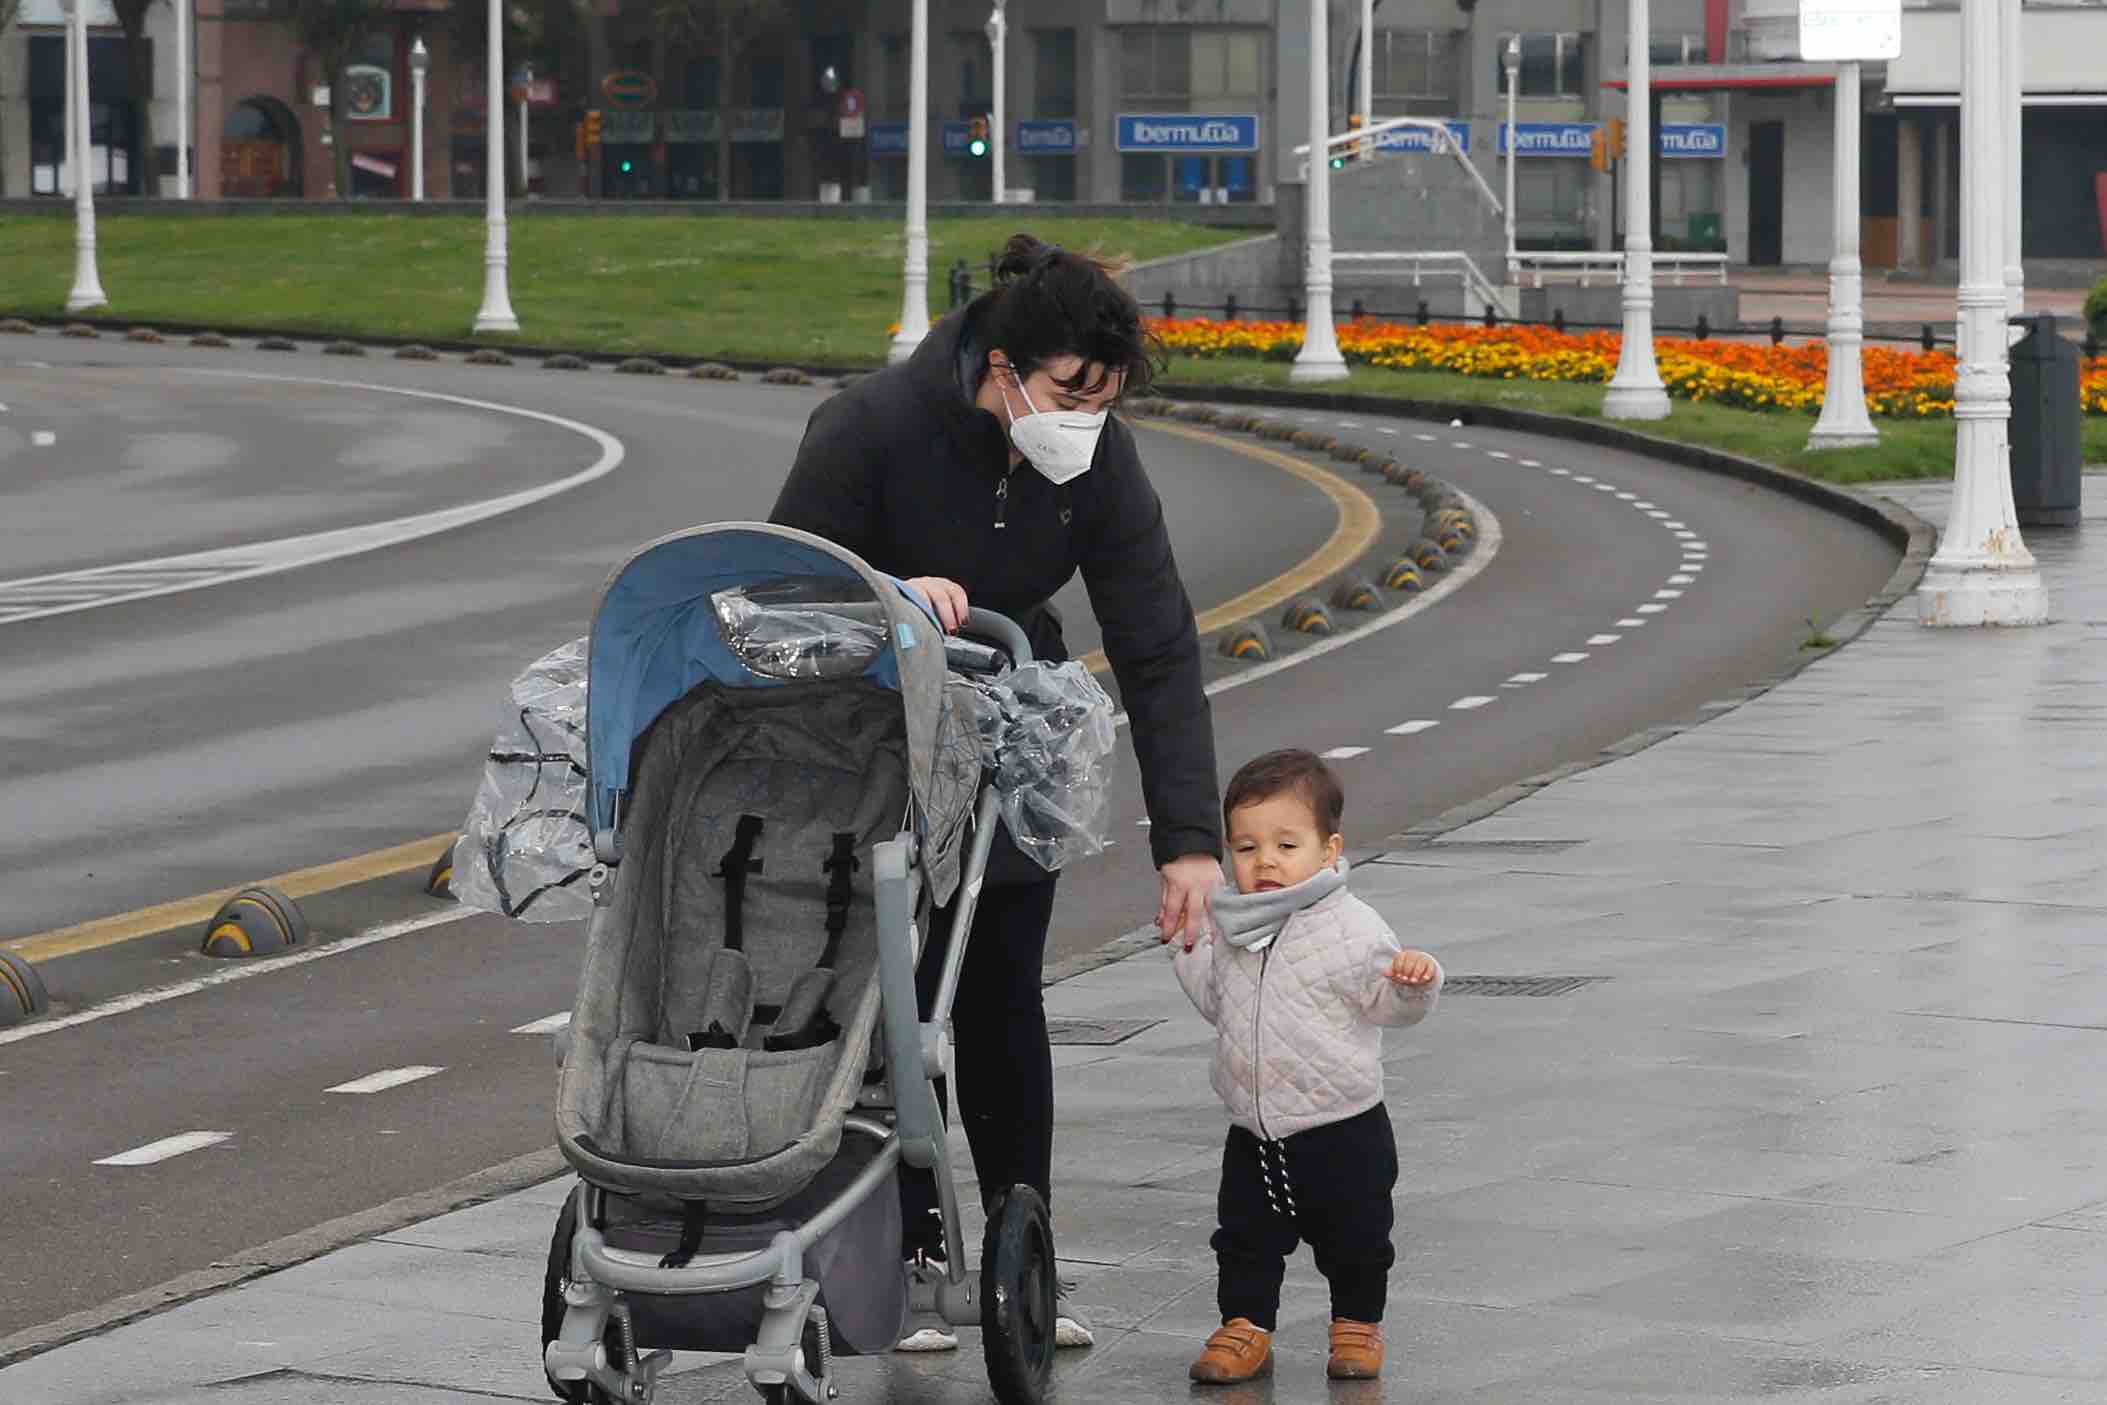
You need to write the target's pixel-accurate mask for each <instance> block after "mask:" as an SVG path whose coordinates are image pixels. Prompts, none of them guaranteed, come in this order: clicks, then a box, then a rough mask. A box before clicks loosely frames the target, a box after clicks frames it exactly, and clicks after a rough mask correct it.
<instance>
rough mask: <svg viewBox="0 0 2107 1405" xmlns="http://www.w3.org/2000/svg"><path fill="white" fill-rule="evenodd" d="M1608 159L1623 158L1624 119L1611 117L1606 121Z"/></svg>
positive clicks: (1620, 159)
mask: <svg viewBox="0 0 2107 1405" xmlns="http://www.w3.org/2000/svg"><path fill="white" fill-rule="evenodd" d="M1608 129H1609V151H1610V160H1612V161H1622V160H1623V159H1624V119H1623V118H1622V117H1612V118H1610V120H1609V123H1608Z"/></svg>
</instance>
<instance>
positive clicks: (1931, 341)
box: [1921, 322, 1939, 351]
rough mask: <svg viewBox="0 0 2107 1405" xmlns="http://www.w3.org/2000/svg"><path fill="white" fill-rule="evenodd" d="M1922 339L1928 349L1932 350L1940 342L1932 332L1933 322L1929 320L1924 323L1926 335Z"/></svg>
mask: <svg viewBox="0 0 2107 1405" xmlns="http://www.w3.org/2000/svg"><path fill="white" fill-rule="evenodd" d="M1921 341H1922V343H1923V346H1924V349H1925V350H1926V351H1930V350H1931V349H1932V348H1934V347H1936V346H1937V345H1938V344H1939V341H1938V338H1937V337H1934V336H1933V335H1932V334H1931V323H1929V322H1926V323H1925V324H1924V335H1923V337H1922V338H1921Z"/></svg>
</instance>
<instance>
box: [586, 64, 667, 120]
mask: <svg viewBox="0 0 2107 1405" xmlns="http://www.w3.org/2000/svg"><path fill="white" fill-rule="evenodd" d="M600 95H601V96H602V97H604V98H606V99H607V105H608V106H609V107H615V108H620V109H622V110H624V111H627V112H635V111H637V110H638V109H640V108H646V107H649V106H651V104H652V103H653V102H655V101H656V100H657V99H658V80H657V79H655V78H653V77H652V76H651V75H650V74H648V73H643V72H640V71H638V70H636V69H623V70H620V71H618V72H615V73H610V74H608V75H607V76H606V77H605V78H602V79H601V80H600Z"/></svg>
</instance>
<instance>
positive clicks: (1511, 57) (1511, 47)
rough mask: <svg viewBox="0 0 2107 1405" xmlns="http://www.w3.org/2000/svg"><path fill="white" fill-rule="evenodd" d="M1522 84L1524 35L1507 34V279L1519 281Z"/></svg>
mask: <svg viewBox="0 0 2107 1405" xmlns="http://www.w3.org/2000/svg"><path fill="white" fill-rule="evenodd" d="M1521 87H1522V36H1521V35H1519V34H1510V35H1508V36H1507V281H1508V282H1509V283H1520V282H1521V281H1522V279H1521V274H1520V273H1519V271H1518V270H1517V269H1516V266H1515V265H1516V261H1517V260H1516V255H1518V254H1519V253H1520V252H1521V246H1520V245H1519V244H1517V243H1516V242H1515V237H1514V163H1515V158H1516V157H1518V156H1520V155H1521V154H1522V129H1521V127H1520V125H1519V124H1518V123H1517V122H1516V121H1515V116H1516V106H1515V100H1516V97H1517V96H1518V95H1519V93H1520V91H1521Z"/></svg>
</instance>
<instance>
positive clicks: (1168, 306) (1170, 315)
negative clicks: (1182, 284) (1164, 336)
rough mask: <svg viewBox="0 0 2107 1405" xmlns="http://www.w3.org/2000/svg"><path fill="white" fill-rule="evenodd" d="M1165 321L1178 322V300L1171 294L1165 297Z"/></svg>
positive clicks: (1166, 294)
mask: <svg viewBox="0 0 2107 1405" xmlns="http://www.w3.org/2000/svg"><path fill="white" fill-rule="evenodd" d="M1163 320H1164V321H1166V322H1175V321H1177V320H1178V300H1177V299H1176V298H1174V297H1172V296H1171V295H1170V294H1169V293H1165V294H1164V295H1163Z"/></svg>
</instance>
